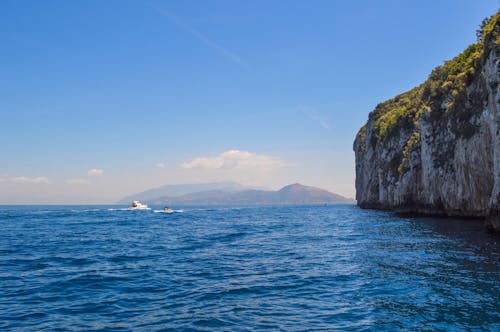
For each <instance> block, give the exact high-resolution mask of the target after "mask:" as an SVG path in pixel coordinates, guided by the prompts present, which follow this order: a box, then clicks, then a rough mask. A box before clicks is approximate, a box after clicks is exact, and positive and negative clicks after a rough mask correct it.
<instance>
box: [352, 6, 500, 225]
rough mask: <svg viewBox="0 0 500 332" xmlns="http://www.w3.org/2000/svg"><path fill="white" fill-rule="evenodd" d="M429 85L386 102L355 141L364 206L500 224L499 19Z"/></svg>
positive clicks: (435, 74)
mask: <svg viewBox="0 0 500 332" xmlns="http://www.w3.org/2000/svg"><path fill="white" fill-rule="evenodd" d="M499 16H500V15H499V14H497V15H494V16H492V17H491V18H489V19H487V20H485V21H484V22H483V24H482V27H481V29H480V31H479V32H478V42H477V43H476V44H473V45H471V46H470V47H469V48H467V49H466V50H465V51H464V52H463V53H462V54H460V55H458V56H457V57H455V58H454V59H452V60H450V61H447V62H445V64H444V65H443V66H440V67H438V68H436V69H435V70H434V71H433V72H432V73H431V75H430V76H429V78H428V80H427V81H425V82H424V83H423V84H422V85H420V86H418V87H416V88H414V89H412V90H410V91H408V92H405V93H403V94H401V95H399V96H397V97H395V98H393V99H391V100H388V101H386V102H384V103H381V104H379V105H378V106H377V107H376V108H375V110H374V111H372V112H371V113H370V115H369V119H368V121H367V123H366V124H365V126H363V128H361V129H360V131H359V133H358V135H357V137H356V140H355V142H354V151H355V153H356V199H357V201H358V205H359V206H360V207H363V208H376V209H390V210H395V211H400V212H412V213H423V214H432V215H446V216H466V217H486V219H487V224H488V225H489V226H490V227H492V228H493V229H496V230H500V94H499V89H500V86H499V82H500V20H499Z"/></svg>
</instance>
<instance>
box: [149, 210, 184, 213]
mask: <svg viewBox="0 0 500 332" xmlns="http://www.w3.org/2000/svg"><path fill="white" fill-rule="evenodd" d="M153 212H154V213H182V212H184V210H170V211H165V210H153Z"/></svg>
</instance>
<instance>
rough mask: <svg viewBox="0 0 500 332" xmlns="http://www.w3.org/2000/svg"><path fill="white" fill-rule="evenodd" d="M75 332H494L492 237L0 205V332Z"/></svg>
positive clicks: (499, 318) (407, 222) (317, 211)
mask: <svg viewBox="0 0 500 332" xmlns="http://www.w3.org/2000/svg"><path fill="white" fill-rule="evenodd" d="M158 208H159V207H158ZM82 330H84V331H500V237H499V236H498V235H495V234H490V233H487V232H486V231H485V229H484V227H483V224H482V222H481V221H478V220H456V219H433V218H416V217H401V216H397V215H395V214H393V213H390V212H382V211H372V210H362V209H359V208H358V207H356V206H353V205H330V206H261V207H238V208H235V207H185V208H182V209H178V210H176V211H175V212H174V213H160V212H159V211H155V210H154V209H152V210H147V211H130V210H127V209H123V207H120V206H1V207H0V331H82Z"/></svg>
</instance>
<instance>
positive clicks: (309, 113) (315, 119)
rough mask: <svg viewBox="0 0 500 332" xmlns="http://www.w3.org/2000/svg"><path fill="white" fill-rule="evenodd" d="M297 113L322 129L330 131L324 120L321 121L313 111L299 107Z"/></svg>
mask: <svg viewBox="0 0 500 332" xmlns="http://www.w3.org/2000/svg"><path fill="white" fill-rule="evenodd" d="M299 112H300V113H302V114H304V115H305V116H306V117H308V118H309V119H310V120H312V121H313V122H316V123H317V124H319V125H320V126H321V127H323V128H324V129H327V130H330V124H329V123H328V122H327V121H326V120H325V119H323V118H322V117H321V116H320V115H319V114H318V112H317V111H316V110H315V109H312V108H309V107H299Z"/></svg>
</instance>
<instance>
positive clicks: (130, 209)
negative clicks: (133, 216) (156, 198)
mask: <svg viewBox="0 0 500 332" xmlns="http://www.w3.org/2000/svg"><path fill="white" fill-rule="evenodd" d="M150 210H151V209H150V208H147V209H134V208H120V209H108V211H150Z"/></svg>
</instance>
